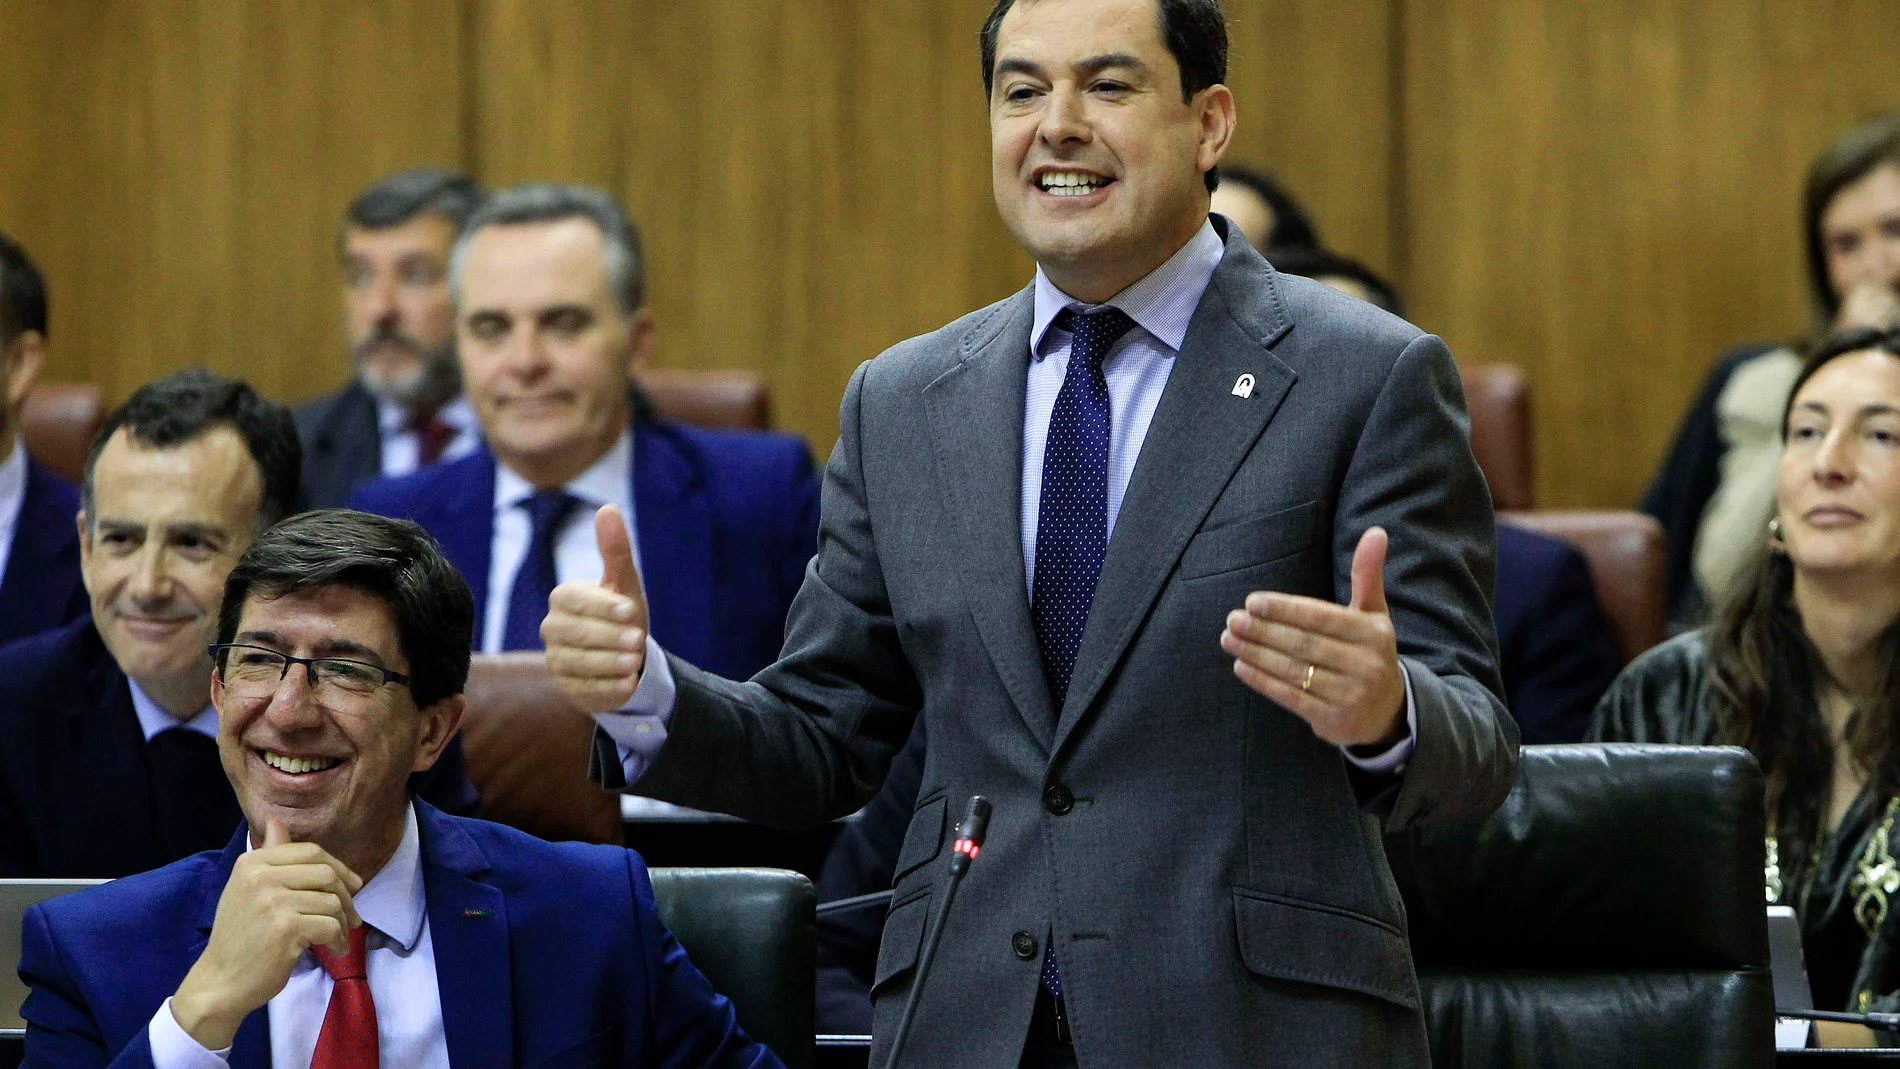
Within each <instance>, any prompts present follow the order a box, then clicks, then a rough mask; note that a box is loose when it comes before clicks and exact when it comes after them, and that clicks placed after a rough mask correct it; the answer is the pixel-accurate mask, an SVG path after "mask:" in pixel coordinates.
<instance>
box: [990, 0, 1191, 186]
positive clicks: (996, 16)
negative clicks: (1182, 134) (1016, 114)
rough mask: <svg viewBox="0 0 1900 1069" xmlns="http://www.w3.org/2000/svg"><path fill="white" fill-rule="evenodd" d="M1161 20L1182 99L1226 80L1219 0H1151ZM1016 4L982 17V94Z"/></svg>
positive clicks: (1006, 1)
mask: <svg viewBox="0 0 1900 1069" xmlns="http://www.w3.org/2000/svg"><path fill="white" fill-rule="evenodd" d="M1155 3H1156V6H1157V7H1158V8H1159V9H1160V10H1159V17H1160V19H1161V39H1162V40H1163V41H1165V42H1167V45H1168V53H1169V54H1170V55H1172V56H1173V57H1174V62H1175V63H1176V64H1178V65H1179V66H1180V68H1181V99H1182V100H1193V99H1194V94H1196V93H1198V92H1200V91H1201V90H1203V89H1206V88H1207V87H1209V86H1213V85H1219V84H1221V83H1222V82H1224V81H1226V80H1227V16H1226V15H1224V14H1222V13H1221V9H1220V2H1219V0H1155ZM1014 6H1016V0H996V6H995V7H993V8H991V9H990V17H989V18H987V19H984V20H983V31H982V33H981V35H980V37H979V49H980V51H981V53H982V56H983V95H984V97H986V98H987V97H988V96H989V95H990V93H991V92H992V91H993V90H994V89H995V88H996V35H997V34H998V33H999V32H1000V31H1001V30H1002V27H1003V16H1005V15H1007V14H1009V9H1010V8H1012V7H1014ZM1206 178H1207V191H1208V192H1209V193H1212V192H1213V191H1214V187H1215V186H1217V185H1220V168H1218V167H1211V168H1209V169H1208V172H1207V176H1206Z"/></svg>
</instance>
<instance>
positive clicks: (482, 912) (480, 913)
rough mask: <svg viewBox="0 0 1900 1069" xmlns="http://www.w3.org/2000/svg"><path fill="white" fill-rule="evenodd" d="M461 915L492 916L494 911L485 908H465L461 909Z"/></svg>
mask: <svg viewBox="0 0 1900 1069" xmlns="http://www.w3.org/2000/svg"><path fill="white" fill-rule="evenodd" d="M462 916H464V917H492V916H494V913H493V912H491V911H489V910H486V909H465V910H463V911H462Z"/></svg>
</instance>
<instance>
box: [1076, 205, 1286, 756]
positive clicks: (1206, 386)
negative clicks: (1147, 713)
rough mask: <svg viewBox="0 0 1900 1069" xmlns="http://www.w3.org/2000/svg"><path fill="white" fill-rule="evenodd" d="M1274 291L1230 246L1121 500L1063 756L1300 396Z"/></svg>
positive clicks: (1253, 260) (1241, 251) (1240, 247)
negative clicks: (1208, 523) (1266, 437)
mask: <svg viewBox="0 0 1900 1069" xmlns="http://www.w3.org/2000/svg"><path fill="white" fill-rule="evenodd" d="M1275 286H1276V283H1275V281H1274V279H1273V273H1272V270H1271V269H1270V268H1268V267H1267V264H1266V261H1264V260H1262V259H1261V258H1260V257H1259V255H1258V254H1256V253H1254V252H1253V251H1252V250H1251V249H1249V248H1247V247H1245V245H1244V244H1240V243H1238V239H1237V238H1236V237H1233V236H1230V237H1229V239H1228V244H1227V252H1226V254H1225V255H1224V256H1223V257H1222V258H1221V262H1220V266H1219V267H1217V268H1216V269H1215V271H1214V277H1213V279H1212V280H1211V281H1210V282H1209V283H1208V287H1207V293H1206V294H1205V295H1204V296H1203V297H1202V298H1201V303H1200V305H1199V306H1198V307H1197V308H1196V309H1195V312H1194V318H1193V320H1192V321H1191V322H1190V324H1189V326H1188V333H1187V338H1186V340H1185V341H1184V342H1183V343H1182V346H1181V353H1180V355H1179V356H1177V357H1176V358H1175V366H1174V370H1173V372H1172V373H1171V374H1170V375H1169V377H1168V385H1167V388H1166V389H1165V390H1164V391H1162V394H1161V403H1160V405H1159V406H1158V407H1157V408H1156V409H1155V415H1154V420H1153V422H1152V423H1150V424H1149V426H1148V434H1147V437H1146V438H1145V439H1143V442H1142V447H1141V455H1140V457H1139V459H1138V460H1137V461H1136V463H1135V471H1134V474H1133V475H1132V476H1131V477H1130V478H1129V481H1128V490H1127V492H1126V493H1125V494H1124V495H1123V497H1122V506H1121V512H1120V513H1119V515H1118V516H1117V518H1116V521H1115V530H1114V532H1113V533H1112V534H1111V535H1110V537H1109V543H1108V556H1107V558H1106V559H1105V560H1104V561H1103V562H1102V575H1101V579H1100V581H1099V582H1098V583H1097V585H1096V588H1095V601H1094V604H1093V605H1091V606H1090V609H1089V621H1088V627H1087V628H1086V630H1084V632H1083V634H1082V646H1081V649H1080V650H1079V651H1077V653H1076V658H1075V674H1074V676H1073V677H1072V680H1071V682H1070V685H1069V696H1068V701H1067V703H1066V704H1065V705H1064V706H1063V709H1062V715H1061V717H1060V719H1059V720H1058V722H1057V726H1056V738H1055V746H1056V747H1057V748H1060V747H1061V746H1062V745H1063V744H1064V743H1065V742H1066V741H1067V740H1068V738H1069V736H1070V734H1071V733H1073V731H1074V730H1075V727H1076V723H1077V721H1078V720H1079V719H1080V717H1081V714H1082V712H1083V711H1084V710H1086V709H1087V708H1088V707H1089V704H1090V703H1091V702H1093V701H1094V700H1095V696H1096V695H1097V694H1098V693H1099V692H1100V691H1101V689H1102V686H1103V684H1104V683H1105V682H1106V681H1107V679H1108V677H1109V674H1110V673H1111V671H1112V670H1113V668H1114V666H1115V664H1116V662H1117V661H1119V660H1120V659H1121V656H1122V654H1123V652H1124V651H1125V650H1126V649H1127V648H1128V643H1129V642H1130V641H1131V640H1132V639H1133V637H1134V634H1135V632H1136V630H1137V629H1139V627H1140V626H1141V622H1142V620H1143V619H1144V618H1145V617H1146V616H1147V613H1148V609H1149V607H1150V606H1151V605H1153V604H1154V601H1155V599H1156V598H1157V597H1159V596H1160V594H1161V590H1162V588H1163V586H1164V585H1165V584H1166V582H1167V579H1168V576H1169V575H1170V574H1171V573H1172V572H1173V570H1174V565H1175V562H1176V560H1178V559H1179V558H1180V556H1181V553H1182V551H1183V550H1184V549H1186V548H1187V544H1188V540H1189V539H1190V538H1192V537H1193V536H1194V532H1195V531H1196V530H1198V529H1199V528H1200V525H1201V521H1202V519H1203V518H1205V517H1206V515H1207V513H1208V510H1210V509H1211V508H1213V506H1214V502H1215V500H1216V499H1217V498H1219V496H1220V493H1221V490H1222V489H1224V488H1225V487H1226V485H1227V482H1228V480H1229V479H1231V478H1232V477H1233V474H1234V471H1235V469H1237V468H1238V467H1239V466H1240V463H1241V461H1242V460H1245V459H1246V457H1247V454H1248V452H1249V451H1250V450H1252V448H1253V445H1254V442H1255V441H1257V440H1258V439H1259V437H1260V433H1261V431H1263V430H1264V429H1265V428H1266V426H1267V422H1268V421H1269V420H1271V419H1272V418H1273V414H1274V413H1275V412H1276V411H1277V410H1278V409H1279V407H1280V402H1281V401H1282V400H1283V399H1284V398H1285V397H1286V393H1287V390H1288V389H1290V388H1291V387H1292V385H1293V380H1294V377H1295V376H1294V374H1293V370H1292V369H1291V368H1289V367H1287V366H1286V364H1284V363H1282V362H1281V361H1280V360H1279V358H1278V357H1276V356H1274V355H1273V353H1272V352H1270V351H1269V347H1270V346H1271V345H1273V344H1274V343H1275V342H1276V341H1278V340H1279V338H1280V337H1281V336H1282V335H1283V334H1285V333H1286V331H1287V330H1288V329H1290V327H1291V325H1292V324H1291V322H1290V321H1288V320H1287V318H1286V314H1285V312H1284V310H1283V308H1282V305H1281V302H1280V299H1279V294H1278V292H1277V290H1276V289H1275ZM1243 375H1251V376H1253V381H1254V386H1253V389H1252V391H1251V395H1250V396H1247V397H1237V396H1234V394H1233V389H1234V387H1235V384H1236V383H1237V381H1238V380H1240V378H1241V376H1243ZM1213 641H1214V634H1213V633H1212V632H1210V633H1209V635H1208V642H1209V643H1212V642H1213Z"/></svg>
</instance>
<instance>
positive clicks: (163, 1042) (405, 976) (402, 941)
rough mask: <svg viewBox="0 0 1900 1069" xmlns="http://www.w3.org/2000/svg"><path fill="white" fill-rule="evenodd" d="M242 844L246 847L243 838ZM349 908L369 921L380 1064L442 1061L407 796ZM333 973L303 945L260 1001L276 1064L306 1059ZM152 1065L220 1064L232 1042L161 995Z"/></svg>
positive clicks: (368, 960)
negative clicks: (400, 819) (200, 1030)
mask: <svg viewBox="0 0 1900 1069" xmlns="http://www.w3.org/2000/svg"><path fill="white" fill-rule="evenodd" d="M247 850H248V847H247ZM355 903H356V912H357V914H358V915H359V916H361V917H362V918H363V923H364V924H367V925H369V929H370V930H369V938H368V940H367V943H368V950H367V953H366V954H365V955H364V970H365V972H366V974H367V979H368V981H369V995H370V1001H371V1002H373V1003H374V1004H375V1006H376V1041H377V1050H378V1053H379V1056H380V1061H379V1064H381V1065H386V1066H390V1067H392V1069H393V1067H395V1066H402V1067H403V1069H411V1067H414V1069H449V1048H448V1041H447V1039H446V1038H445V1036H444V1033H443V1030H442V995H441V992H440V990H439V989H438V988H437V986H436V976H435V943H434V942H433V941H432V940H431V939H430V936H429V912H428V901H427V898H426V896H425V895H424V893H423V882H422V839H421V836H420V834H419V833H418V831H417V828H416V809H415V806H414V804H413V803H412V804H411V805H410V806H409V807H408V814H407V816H406V817H405V818H404V823H403V829H402V842H401V843H399V844H398V845H397V847H396V853H395V854H394V856H392V857H391V858H390V859H389V863H388V864H386V865H384V866H383V868H382V871H380V872H378V873H377V874H376V875H375V876H373V877H371V878H370V881H369V882H368V883H366V884H364V885H363V889H362V890H361V891H358V892H357V893H356V899H355ZM334 986H335V982H334V981H332V980H331V979H330V974H329V973H328V972H325V971H324V969H323V966H321V965H319V964H317V959H316V958H315V957H313V956H312V955H311V954H310V952H309V951H305V952H304V953H303V955H302V956H301V957H299V958H298V959H297V964H296V965H294V966H292V967H291V970H290V980H289V982H288V983H286V984H284V989H283V990H282V991H279V992H278V993H277V995H276V997H274V998H272V999H271V1000H270V1002H269V1003H268V1004H267V1005H266V1011H265V1012H267V1013H269V1014H270V1060H271V1064H272V1065H274V1066H280V1067H283V1066H305V1065H309V1064H310V1058H311V1056H312V1055H314V1054H315V1053H316V1049H317V1036H318V1034H319V1033H321V1032H322V1031H323V1018H324V1015H325V1014H326V1013H328V1012H329V1008H330V989H331V988H332V987H334ZM146 1034H147V1036H148V1037H149V1038H150V1040H151V1044H152V1064H153V1066H154V1067H155V1069H226V1061H227V1060H228V1059H229V1057H230V1054H231V1048H229V1047H226V1048H224V1049H222V1050H206V1049H205V1048H204V1046H203V1045H201V1044H200V1043H199V1042H198V1041H197V1040H195V1039H193V1038H191V1036H189V1035H187V1034H186V1033H185V1030H184V1029H183V1028H180V1027H179V1026H178V1020H177V1019H176V1018H174V1017H173V1016H172V1000H171V999H166V1000H165V1002H164V1004H163V1005H161V1006H160V1007H159V1008H158V1012H157V1013H156V1014H154V1015H153V1016H152V1023H151V1025H150V1026H149V1027H148V1028H147V1029H146Z"/></svg>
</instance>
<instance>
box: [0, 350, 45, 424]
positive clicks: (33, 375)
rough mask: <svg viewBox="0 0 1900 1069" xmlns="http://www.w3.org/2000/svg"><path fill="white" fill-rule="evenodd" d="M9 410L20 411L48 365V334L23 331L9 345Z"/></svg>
mask: <svg viewBox="0 0 1900 1069" xmlns="http://www.w3.org/2000/svg"><path fill="white" fill-rule="evenodd" d="M6 363H7V367H6V373H7V410H8V411H9V412H17V411H19V408H20V405H21V404H22V403H23V402H25V401H26V395H27V391H29V390H31V389H32V388H33V383H35V382H36V381H38V380H39V377H40V368H42V367H44V366H45V365H46V335H44V334H41V333H40V332H39V331H37V330H26V331H21V332H20V336H19V337H17V338H15V339H13V341H12V343H11V344H9V345H8V346H7V356H6Z"/></svg>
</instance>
